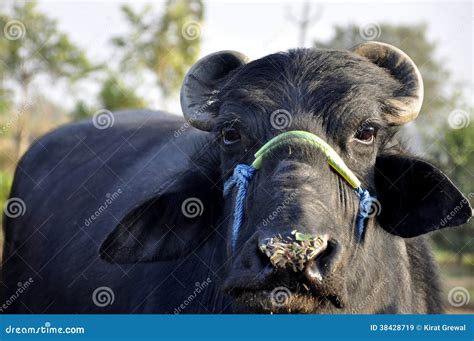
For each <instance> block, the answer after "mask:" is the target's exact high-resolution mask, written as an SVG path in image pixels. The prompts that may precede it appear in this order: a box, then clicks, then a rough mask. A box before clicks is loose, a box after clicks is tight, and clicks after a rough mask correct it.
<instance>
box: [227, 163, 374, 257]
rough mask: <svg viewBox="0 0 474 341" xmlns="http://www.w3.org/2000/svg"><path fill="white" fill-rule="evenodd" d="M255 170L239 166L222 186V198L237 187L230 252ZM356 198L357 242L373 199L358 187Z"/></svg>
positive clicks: (234, 242)
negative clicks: (357, 206) (357, 200)
mask: <svg viewBox="0 0 474 341" xmlns="http://www.w3.org/2000/svg"><path fill="white" fill-rule="evenodd" d="M256 171H257V170H256V169H255V168H254V167H252V166H248V165H245V164H239V165H237V166H236V167H235V169H234V173H233V174H232V176H231V177H230V178H229V179H228V180H227V181H226V182H225V184H224V196H227V195H228V194H229V193H230V191H231V190H232V188H233V187H234V186H237V195H236V197H235V206H234V221H233V223H232V250H234V251H235V246H236V243H237V236H238V234H239V230H240V227H241V226H242V223H243V221H244V212H245V207H244V206H245V198H246V197H247V191H248V186H249V182H250V180H252V178H253V176H254V175H255V173H256ZM355 192H356V194H357V196H358V197H359V200H360V203H359V212H358V214H357V219H356V233H357V237H358V239H359V240H362V237H363V235H364V229H365V220H366V219H367V218H368V217H369V215H370V213H371V206H372V201H373V200H374V197H372V196H371V195H370V193H369V191H368V190H366V189H363V188H362V187H358V188H356V189H355Z"/></svg>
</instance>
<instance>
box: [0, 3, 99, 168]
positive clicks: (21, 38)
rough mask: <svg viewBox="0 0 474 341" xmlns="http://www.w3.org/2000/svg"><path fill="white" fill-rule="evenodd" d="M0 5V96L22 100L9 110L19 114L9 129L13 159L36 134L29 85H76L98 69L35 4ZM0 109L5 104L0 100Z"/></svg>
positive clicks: (16, 157)
mask: <svg viewBox="0 0 474 341" xmlns="http://www.w3.org/2000/svg"><path fill="white" fill-rule="evenodd" d="M1 5H2V15H0V32H2V33H3V34H2V37H1V39H0V74H1V75H2V80H3V82H2V91H0V93H1V92H3V91H10V92H11V93H12V94H15V93H16V92H20V94H19V96H17V98H20V100H21V103H13V105H12V106H11V108H10V106H9V107H8V109H12V110H15V109H17V111H21V112H22V114H21V115H19V116H18V117H17V118H18V119H17V120H15V124H14V127H13V129H12V135H13V139H12V142H13V144H14V148H13V150H12V151H11V154H12V155H11V159H15V160H16V159H18V158H19V157H20V155H21V154H22V153H23V152H24V151H25V150H26V148H27V147H28V145H29V143H30V142H31V141H32V139H34V135H35V134H34V132H33V131H34V130H35V129H36V127H35V125H34V124H33V121H34V120H33V119H32V113H31V112H30V104H31V102H32V96H31V94H30V87H31V84H32V83H33V82H34V81H35V80H36V79H38V78H40V77H47V78H49V80H50V81H51V82H53V83H54V82H55V81H57V80H59V79H64V80H67V81H69V82H75V81H77V80H78V79H80V78H82V77H84V76H85V75H87V74H89V73H90V72H92V71H94V70H97V69H98V68H99V66H96V65H93V64H92V63H91V62H90V61H89V60H88V58H87V57H86V54H85V52H84V51H83V50H82V49H80V48H79V47H77V46H76V45H75V44H73V43H72V42H71V41H70V39H69V38H68V36H67V35H66V34H64V33H62V32H61V31H59V29H58V26H57V23H56V21H55V20H53V19H51V18H49V17H48V16H46V15H45V14H43V13H41V12H40V11H39V10H38V8H37V4H36V2H35V1H25V2H14V1H7V2H4V3H2V4H1ZM6 84H8V87H7V86H6ZM12 98H14V96H12ZM8 104H10V103H7V105H8ZM0 106H3V107H4V106H5V104H4V103H2V101H0ZM0 109H1V108H0ZM11 113H12V112H11V111H10V112H9V114H11ZM13 130H14V131H13Z"/></svg>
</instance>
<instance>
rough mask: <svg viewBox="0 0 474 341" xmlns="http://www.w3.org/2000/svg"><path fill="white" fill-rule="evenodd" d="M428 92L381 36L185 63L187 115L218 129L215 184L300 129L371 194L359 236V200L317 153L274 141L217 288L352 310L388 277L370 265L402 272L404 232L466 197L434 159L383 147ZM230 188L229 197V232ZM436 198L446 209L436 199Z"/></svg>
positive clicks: (296, 306) (244, 299)
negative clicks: (334, 47) (350, 44)
mask: <svg viewBox="0 0 474 341" xmlns="http://www.w3.org/2000/svg"><path fill="white" fill-rule="evenodd" d="M422 100H423V83H422V79H421V76H420V73H419V71H418V69H417V68H416V66H415V64H414V63H413V62H412V61H411V60H410V58H409V57H408V56H406V55H405V54H404V53H403V52H402V51H400V50H398V49H397V48H395V47H393V46H389V45H386V44H381V43H367V44H364V45H361V46H358V47H356V48H355V49H354V50H353V51H352V52H348V51H321V50H309V49H300V50H293V51H290V52H287V53H279V54H274V55H270V56H267V57H265V58H262V59H259V60H256V61H253V62H250V63H248V62H247V60H246V58H245V57H244V56H243V55H242V54H240V53H236V52H232V51H224V52H220V53H216V54H213V55H210V56H208V57H206V58H204V59H202V60H201V61H199V62H198V63H197V64H196V65H195V66H194V67H193V68H192V69H191V70H190V72H189V73H188V76H187V78H186V80H185V82H184V85H183V89H182V93H181V102H182V107H183V111H184V114H185V117H186V118H187V119H188V121H189V123H190V124H192V125H194V126H195V127H196V128H198V129H201V130H206V131H209V132H210V133H211V134H212V135H213V136H214V137H215V138H216V141H217V143H218V144H219V145H220V169H221V174H222V176H223V179H227V178H228V177H230V176H231V175H232V172H233V169H234V168H235V166H236V165H237V164H240V163H244V164H251V163H252V161H253V155H254V153H255V152H256V151H257V150H258V149H259V148H260V147H261V146H262V145H263V144H264V143H265V142H266V141H268V140H270V139H271V138H272V137H274V136H276V135H278V134H280V133H282V132H284V131H288V130H305V131H309V132H312V133H314V134H316V135H318V136H319V137H321V138H322V139H324V140H325V141H327V142H328V143H329V144H330V145H331V146H332V147H333V148H334V149H335V150H336V151H337V152H338V154H339V155H340V156H341V157H342V159H343V160H344V161H345V163H346V164H347V165H348V167H349V168H350V169H351V170H352V171H353V172H354V173H355V174H356V175H357V177H358V178H359V179H360V180H361V182H362V183H363V186H364V187H365V188H368V189H369V191H370V193H372V194H373V195H376V196H377V197H378V198H379V199H378V200H376V201H375V202H374V203H373V207H372V209H373V214H372V217H371V219H369V220H368V222H367V226H366V232H365V236H364V238H363V239H362V240H359V239H358V238H356V233H355V221H356V216H357V213H358V209H359V199H358V197H357V196H356V194H355V193H354V190H353V189H352V188H351V187H350V186H349V185H348V184H347V183H346V182H345V181H344V179H343V178H342V177H341V176H340V175H338V174H337V173H336V172H334V171H333V170H332V169H331V168H330V167H329V165H328V163H327V161H326V159H325V156H324V155H323V154H322V152H321V151H319V150H317V149H315V148H313V147H308V146H303V145H301V144H285V145H283V146H280V147H279V148H277V149H276V150H274V151H273V152H272V154H271V155H270V156H269V157H267V158H266V159H265V161H264V162H263V166H262V168H261V169H260V170H259V171H258V172H257V173H256V175H255V177H254V178H253V179H252V181H251V183H250V186H249V189H248V195H247V197H246V201H245V203H246V205H245V209H244V212H245V213H244V214H245V217H244V220H243V223H242V226H241V228H240V230H239V232H238V234H237V237H236V247H235V250H234V249H233V248H232V247H231V243H230V238H228V240H229V242H228V246H227V249H228V255H229V257H230V258H231V259H232V261H231V262H230V263H231V264H230V266H229V272H228V276H227V279H226V282H225V289H226V290H227V292H228V293H229V294H231V295H233V296H234V297H235V298H236V304H235V307H236V308H237V309H239V310H241V311H252V312H270V311H271V312H342V311H344V309H345V310H346V311H347V309H351V307H352V308H353V307H354V302H357V301H360V300H361V299H363V297H367V295H368V293H369V292H370V287H371V285H372V284H373V281H378V282H380V281H382V280H383V277H384V276H386V273H385V271H384V269H383V268H381V267H380V266H375V267H374V266H370V265H369V264H371V263H373V262H380V263H382V264H385V265H386V266H388V267H392V268H396V267H397V266H396V264H395V263H394V260H393V259H396V258H403V255H404V252H405V251H404V249H403V240H402V239H401V238H399V237H398V236H402V237H414V236H418V235H420V234H423V233H425V232H428V231H431V230H434V229H436V228H439V221H438V220H437V219H438V217H439V212H437V211H436V210H437V207H442V212H446V211H447V210H449V207H450V206H451V203H452V202H453V198H455V199H454V201H456V200H463V197H462V195H461V194H460V193H459V192H458V191H457V189H456V188H455V187H454V186H452V184H451V183H450V182H449V180H447V182H444V180H445V177H444V175H443V174H442V173H441V172H439V171H438V170H437V169H436V168H434V167H433V166H431V165H429V164H427V163H424V162H422V161H418V160H414V159H408V158H403V157H398V156H395V155H392V154H393V153H389V151H390V147H391V145H390V142H391V139H392V136H393V134H394V133H395V132H396V130H397V126H400V125H403V124H405V123H407V122H409V121H411V120H413V119H414V118H416V116H417V115H418V113H419V111H420V108H421V104H422ZM415 170H416V171H415ZM440 183H444V184H443V185H442V187H443V189H441V188H440V186H439V184H440ZM407 185H410V187H406V186H407ZM394 188H396V189H394ZM236 192H237V191H236V190H234V192H233V194H232V195H231V196H229V197H227V198H226V202H225V209H224V216H225V218H226V221H227V225H228V226H229V231H228V236H231V235H232V233H233V232H232V231H231V228H230V227H231V226H232V224H233V219H234V217H233V207H234V205H235V195H236ZM446 193H450V194H449V195H447V194H446ZM405 200H409V201H411V203H412V206H411V207H410V206H409V205H406V202H405ZM438 200H442V201H443V202H444V204H442V203H437V204H436V205H433V204H434V203H435V202H436V201H438ZM447 202H449V203H448V204H447V205H446V203H447ZM385 211H387V212H385ZM407 215H408V217H407ZM433 215H434V216H433ZM422 216H423V217H424V219H425V220H424V221H422V220H421V219H420V218H421V217H422ZM468 216H470V212H467V211H466V213H465V214H464V216H463V217H462V218H460V221H462V220H465V219H467V217H468ZM387 232H388V233H387ZM394 235H395V236H394ZM387 255H391V257H393V258H390V257H387ZM349 311H350V310H349Z"/></svg>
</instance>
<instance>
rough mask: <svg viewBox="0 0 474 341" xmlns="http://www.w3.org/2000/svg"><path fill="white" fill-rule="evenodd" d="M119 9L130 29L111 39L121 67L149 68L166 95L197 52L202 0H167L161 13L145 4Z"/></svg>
mask: <svg viewBox="0 0 474 341" xmlns="http://www.w3.org/2000/svg"><path fill="white" fill-rule="evenodd" d="M122 11H123V13H124V15H125V17H126V19H127V21H128V24H129V26H130V27H131V32H130V33H128V34H125V35H123V36H120V37H116V38H114V39H112V43H113V44H114V45H115V46H116V47H117V49H118V50H119V51H120V52H121V54H122V57H121V65H122V71H123V72H130V71H132V70H137V69H145V70H148V71H150V72H151V73H152V74H153V75H154V76H155V77H156V81H157V84H158V85H159V87H160V89H161V91H162V94H163V97H164V98H167V97H169V96H170V95H171V94H173V93H174V92H175V91H176V90H178V89H179V88H180V86H181V82H182V80H183V78H184V75H185V73H186V71H187V69H188V68H189V67H190V66H191V65H192V64H193V63H194V62H195V61H196V59H197V57H198V55H199V50H200V43H201V24H202V20H203V12H204V6H203V3H202V1H201V0H168V1H167V2H166V6H165V9H164V13H163V14H162V15H158V14H156V13H154V11H153V8H152V7H151V6H149V5H148V6H145V7H144V8H143V10H142V11H139V12H136V11H134V10H133V9H132V8H131V7H130V6H126V5H125V6H123V7H122Z"/></svg>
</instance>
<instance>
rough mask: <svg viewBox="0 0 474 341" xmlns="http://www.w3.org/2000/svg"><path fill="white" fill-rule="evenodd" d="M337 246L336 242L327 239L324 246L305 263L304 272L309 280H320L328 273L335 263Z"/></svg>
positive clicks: (337, 254)
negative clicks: (315, 255)
mask: <svg viewBox="0 0 474 341" xmlns="http://www.w3.org/2000/svg"><path fill="white" fill-rule="evenodd" d="M338 258H339V247H338V245H337V243H336V242H333V241H329V242H328V243H327V245H326V248H325V249H324V250H322V251H321V253H320V254H318V256H317V257H315V258H314V259H313V260H311V261H310V262H308V263H307V264H306V267H305V269H304V274H305V276H306V277H307V278H308V279H309V280H313V281H314V280H316V281H322V280H323V277H325V276H328V275H330V274H331V273H332V272H333V270H334V269H335V267H336V265H337V260H338Z"/></svg>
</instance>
